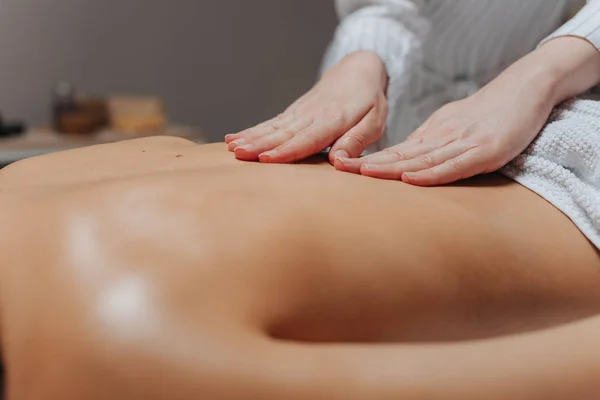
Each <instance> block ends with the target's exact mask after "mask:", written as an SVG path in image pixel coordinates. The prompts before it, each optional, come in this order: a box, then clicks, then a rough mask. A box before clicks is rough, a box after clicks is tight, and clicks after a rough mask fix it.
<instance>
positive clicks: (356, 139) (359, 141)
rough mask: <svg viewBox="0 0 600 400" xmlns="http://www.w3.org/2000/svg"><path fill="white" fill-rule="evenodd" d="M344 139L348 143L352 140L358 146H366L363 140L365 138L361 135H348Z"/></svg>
mask: <svg viewBox="0 0 600 400" xmlns="http://www.w3.org/2000/svg"><path fill="white" fill-rule="evenodd" d="M346 141H347V142H348V143H350V142H354V143H355V144H356V145H358V146H359V147H365V146H366V140H365V138H364V137H363V136H362V135H348V138H347V139H346Z"/></svg>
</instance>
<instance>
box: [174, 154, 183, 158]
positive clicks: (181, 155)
mask: <svg viewBox="0 0 600 400" xmlns="http://www.w3.org/2000/svg"><path fill="white" fill-rule="evenodd" d="M181 157H183V154H177V155H176V156H175V158H181Z"/></svg>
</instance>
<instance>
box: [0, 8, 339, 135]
mask: <svg viewBox="0 0 600 400" xmlns="http://www.w3.org/2000/svg"><path fill="white" fill-rule="evenodd" d="M334 27H335V17H334V12H333V0H330V1H328V0H297V1H296V0H0V110H2V111H3V112H4V113H5V114H7V115H10V116H13V117H23V118H25V119H26V120H27V121H28V122H30V123H34V124H39V123H45V122H46V121H47V119H48V118H47V114H48V112H47V111H48V110H47V106H48V104H47V102H48V97H49V91H50V88H51V87H52V85H53V83H54V82H55V81H57V80H60V79H67V80H70V81H73V82H75V83H77V84H79V85H80V86H82V87H84V88H85V89H87V90H88V91H90V92H94V93H100V94H104V93H114V92H132V93H140V94H144V93H157V94H159V95H161V96H163V97H164V98H165V99H166V100H167V103H168V105H169V110H170V113H171V115H172V116H173V117H174V118H175V119H176V120H178V121H180V122H184V123H188V124H195V125H199V126H201V127H203V128H205V129H206V130H207V131H209V132H211V133H212V139H213V140H216V139H218V138H220V137H221V135H222V134H223V133H226V132H231V131H235V130H237V129H240V128H242V127H244V126H246V125H248V124H250V123H253V122H256V121H258V120H260V119H262V118H266V117H267V116H270V115H271V114H274V113H276V112H278V111H279V110H280V109H281V108H282V107H284V106H285V105H286V103H288V102H290V101H291V100H292V99H294V98H295V97H296V96H297V95H299V94H300V93H301V92H302V91H304V90H306V89H307V88H308V87H310V85H311V84H312V82H313V81H314V78H315V73H316V69H317V67H318V65H319V61H320V57H321V54H322V52H323V51H324V49H325V47H326V45H327V41H328V40H329V38H330V36H331V34H332V32H333V29H334Z"/></svg>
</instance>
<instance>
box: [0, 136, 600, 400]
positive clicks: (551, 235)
mask: <svg viewBox="0 0 600 400" xmlns="http://www.w3.org/2000/svg"><path fill="white" fill-rule="evenodd" d="M0 204H1V207H0V213H1V214H2V215H1V217H2V221H3V224H2V226H0V231H1V234H2V236H3V237H5V238H8V239H7V240H5V241H4V242H3V243H2V244H1V245H0V251H1V252H2V254H3V256H4V257H3V260H4V264H3V265H2V266H1V267H2V270H1V271H0V273H1V275H0V301H1V305H2V310H3V314H2V335H3V346H4V352H5V360H6V361H7V368H8V372H9V381H11V380H10V379H11V377H12V378H13V381H12V382H13V386H12V387H13V388H14V390H15V392H14V393H16V394H15V396H16V397H14V398H20V396H23V395H24V394H26V392H27V390H30V389H24V388H29V387H39V388H43V389H39V390H44V391H46V390H51V389H48V385H50V386H51V387H52V388H53V389H56V388H57V387H58V386H61V384H66V382H71V381H72V380H73V379H74V377H77V379H78V380H79V381H81V382H86V381H88V380H89V379H90V378H89V376H87V375H85V371H86V369H85V368H86V367H90V371H95V372H94V373H96V374H97V373H98V371H97V366H95V365H93V363H92V362H91V361H89V360H96V361H98V360H100V361H98V363H99V364H101V365H104V366H106V365H113V366H114V363H118V362H120V361H118V360H120V359H121V358H120V357H121V356H122V355H123V354H127V353H128V352H129V351H131V353H132V354H133V355H132V359H135V360H137V361H136V362H135V365H138V366H139V359H140V357H142V358H143V357H148V358H149V359H152V360H154V362H158V361H157V360H159V361H160V363H163V364H164V365H173V363H181V362H183V361H184V360H187V361H189V362H190V363H192V364H193V365H196V367H194V368H200V369H202V368H204V367H198V364H194V361H192V359H193V357H192V359H188V358H186V357H187V356H185V354H186V353H187V352H190V353H193V354H195V357H196V356H197V357H199V358H200V359H202V358H203V357H204V356H206V357H208V358H210V357H211V354H218V357H222V356H223V355H222V354H221V353H220V352H219V351H217V350H215V347H217V348H218V347H219V346H218V345H217V344H216V342H215V337H216V336H215V335H217V336H218V337H219V340H218V341H217V342H218V343H221V344H222V345H223V346H226V347H227V346H231V347H232V348H237V346H241V347H244V343H245V341H246V340H248V341H249V342H252V340H253V339H252V340H251V339H246V338H247V337H248V338H262V339H260V340H296V341H309V342H400V341H431V340H466V339H470V338H476V337H488V336H494V335H499V334H503V333H510V332H517V331H525V330H532V329H538V328H542V327H546V326H550V325H556V324H560V323H563V322H567V321H570V320H574V319H577V318H580V317H584V316H588V315H592V314H594V313H596V312H598V311H600V294H598V292H599V291H598V290H597V287H598V285H600V270H599V267H600V261H599V259H598V255H597V253H596V251H595V249H594V248H593V247H592V246H591V245H590V244H589V243H588V242H587V240H586V239H585V238H584V237H583V235H581V234H580V233H579V231H578V230H577V229H576V228H575V227H574V226H573V225H572V224H571V223H570V221H569V220H568V219H567V218H566V217H564V216H563V215H562V214H561V213H560V212H558V211H557V210H555V209H554V208H553V207H552V206H551V205H549V204H547V203H546V202H545V201H544V200H542V199H540V198H539V197H537V196H536V195H534V194H533V193H531V192H529V191H528V190H526V189H524V188H522V187H520V186H519V185H517V184H515V183H512V182H509V181H506V180H505V179H503V178H500V177H498V176H488V177H482V178H478V179H474V180H471V181H469V182H467V183H464V184H461V185H454V186H448V187H441V188H431V189H425V188H416V187H412V186H408V185H404V184H402V183H398V182H387V181H378V180H373V179H368V178H364V177H360V176H354V175H350V174H344V173H340V172H337V171H335V170H333V169H332V168H331V167H330V166H329V165H328V164H326V163H324V162H322V161H320V160H318V159H314V160H312V161H310V162H308V163H305V164H302V165H299V164H297V165H261V164H254V163H242V162H238V161H236V160H234V159H233V157H231V155H230V154H228V153H227V152H226V151H225V149H224V146H223V145H221V144H217V145H211V146H196V145H194V144H192V143H190V142H186V141H181V140H177V139H170V138H155V139H143V140H135V141H130V142H125V143H120V144H113V145H105V146H98V147H93V148H88V149H82V150H76V151H71V152H65V153H59V154H54V155H50V156H46V157H41V158H36V159H32V160H28V161H25V162H22V163H17V164H15V165H14V166H10V167H8V168H6V169H5V170H2V172H0ZM216 332H218V334H217V333H216ZM239 332H245V334H244V335H240V334H239ZM246 333H247V335H246ZM205 347H206V348H205ZM166 349H168V351H167V350H166ZM201 349H204V350H202V351H201ZM163 350H164V351H166V353H165V354H162V353H161V352H162V351H163ZM188 355H189V354H188ZM190 357H191V356H190ZM215 357H217V356H216V355H215ZM53 359H54V360H56V359H59V360H62V361H63V364H64V368H60V369H48V368H47V367H45V365H46V363H51V362H54V361H52V360H53ZM132 362H133V361H132ZM103 363H104V364H103ZM126 365H128V364H127V363H125V364H123V368H124V369H123V373H126V372H125V371H130V369H128V368H126ZM202 365H204V364H202ZM157 368H159V367H158V366H157ZM181 368H183V367H178V368H177V369H175V370H174V371H179V372H178V373H182V374H184V375H185V374H186V373H188V372H189V371H187V372H186V370H185V369H184V370H182V369H181ZM192 369H193V368H192ZM218 370H219V369H218V368H216V369H215V370H214V371H212V370H211V371H212V372H211V371H208V372H206V371H205V372H206V373H209V375H210V373H217V372H215V371H218ZM194 371H196V372H194V373H197V369H196V370H194ZM88 372H89V371H88ZM255 372H256V371H255ZM153 373H154V372H152V371H150V372H148V376H154V375H152V374H153ZM81 374H84V375H85V376H82V375H81ZM177 376H180V375H176V374H175V372H173V373H172V374H171V375H169V374H167V375H166V376H165V378H164V379H166V380H168V379H170V378H169V377H171V378H172V379H174V380H173V381H171V383H173V382H175V381H176V377H177ZM113 379H114V378H113ZM131 379H134V378H133V377H131ZM177 379H179V378H177ZM182 379H183V378H182ZM240 379H241V378H240ZM134 381H135V379H134ZM31 382H35V383H36V385H33V386H32V385H31ZM40 382H41V383H40ZM123 384H124V387H127V388H128V389H127V390H131V391H132V393H139V392H136V390H137V389H135V388H136V387H138V386H136V384H135V382H134V383H131V384H129V383H127V382H125V383H123ZM82 385H83V384H81V385H80V386H78V389H73V390H75V391H74V392H73V393H77V395H78V396H80V395H81V393H82V391H85V390H86V389H85V387H84V385H83V386H82ZM90 385H91V386H93V385H92V384H91V383H90ZM31 390H34V389H31ZM57 390H58V389H57ZM94 390H97V389H94ZM106 390H108V392H107V393H111V394H112V393H121V392H119V390H121V389H119V388H112V389H106ZM122 390H124V391H126V389H122ZM204 390H208V389H204ZM215 390H216V389H215ZM257 390H258V389H257ZM217 392H218V390H217ZM57 393H63V392H60V391H59V392H57ZM68 393H71V392H68ZM68 393H67V394H68ZM33 398H36V397H35V396H34V397H33ZM65 398H68V396H67V397H65ZM73 398H75V397H73ZM80 398H81V397H80ZM86 398H103V397H101V396H97V397H86ZM153 398H162V397H160V396H158V397H156V396H155V397H153ZM170 398H176V397H170ZM181 398H185V397H181ZM214 398H215V399H220V398H222V397H218V396H215V397H214ZM223 398H224V397H223Z"/></svg>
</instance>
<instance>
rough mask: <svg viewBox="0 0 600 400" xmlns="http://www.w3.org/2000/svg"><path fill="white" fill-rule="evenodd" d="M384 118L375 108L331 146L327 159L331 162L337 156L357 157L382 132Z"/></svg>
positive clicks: (377, 138)
mask: <svg viewBox="0 0 600 400" xmlns="http://www.w3.org/2000/svg"><path fill="white" fill-rule="evenodd" d="M384 127H385V119H383V121H382V120H381V118H380V117H379V116H378V113H377V112H376V110H375V108H373V109H371V111H369V112H368V113H367V115H365V117H364V118H363V119H362V120H361V121H360V122H359V123H358V124H356V125H355V126H354V127H352V128H350V130H349V131H347V132H346V133H345V134H344V135H343V136H342V137H340V138H339V139H338V140H337V141H336V142H335V143H334V144H333V146H331V150H330V151H329V161H330V162H331V163H332V164H333V163H334V162H335V160H336V159H338V158H358V157H360V155H361V154H362V152H363V151H365V149H366V148H367V147H368V146H369V145H371V144H373V143H375V142H376V141H377V140H379V138H380V137H381V135H382V134H383V128H384Z"/></svg>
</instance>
